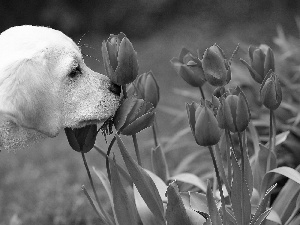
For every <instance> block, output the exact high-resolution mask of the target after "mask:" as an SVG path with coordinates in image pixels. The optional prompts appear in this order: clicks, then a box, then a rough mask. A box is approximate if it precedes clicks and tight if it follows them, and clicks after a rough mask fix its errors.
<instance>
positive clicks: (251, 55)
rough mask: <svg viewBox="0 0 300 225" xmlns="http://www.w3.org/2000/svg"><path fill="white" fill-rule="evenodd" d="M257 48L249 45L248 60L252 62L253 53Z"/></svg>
mask: <svg viewBox="0 0 300 225" xmlns="http://www.w3.org/2000/svg"><path fill="white" fill-rule="evenodd" d="M256 49H257V48H256V47H254V46H252V45H250V46H249V48H248V53H249V57H250V60H251V61H253V52H254V51H255V50H256Z"/></svg>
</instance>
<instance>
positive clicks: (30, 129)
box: [0, 25, 119, 149]
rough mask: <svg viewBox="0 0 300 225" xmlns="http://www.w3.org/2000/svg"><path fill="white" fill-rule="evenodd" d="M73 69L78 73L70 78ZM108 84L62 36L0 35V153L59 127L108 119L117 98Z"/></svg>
mask: <svg viewBox="0 0 300 225" xmlns="http://www.w3.org/2000/svg"><path fill="white" fill-rule="evenodd" d="M77 66H79V67H80V70H81V73H80V74H78V75H77V76H76V77H75V78H71V77H70V76H69V74H70V72H71V71H72V70H74V68H76V67H77ZM109 86H110V81H109V79H108V78H107V77H106V76H104V75H101V74H99V73H96V72H94V71H92V70H91V69H89V68H88V67H87V66H86V65H85V63H84V61H83V59H82V55H81V52H80V49H79V48H78V46H77V45H76V44H75V43H74V42H73V41H72V40H71V39H70V38H69V37H67V36H66V35H64V34H63V33H62V32H60V31H57V30H54V29H51V28H47V27H35V26H29V25H26V26H18V27H13V28H10V29H8V30H6V31H4V32H3V33H1V35H0V147H2V148H5V149H16V148H20V147H23V146H24V145H26V144H28V143H30V142H32V141H34V140H36V139H40V138H43V137H54V136H56V135H57V134H58V133H59V131H60V130H61V129H62V128H64V127H73V128H74V127H82V126H84V125H86V124H89V123H95V122H103V121H105V120H106V119H107V118H108V117H110V116H112V115H113V114H114V113H115V111H116V109H117V107H118V104H119V97H118V96H116V95H115V94H113V93H111V92H110V91H109Z"/></svg>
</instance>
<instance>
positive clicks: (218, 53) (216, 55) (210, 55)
mask: <svg viewBox="0 0 300 225" xmlns="http://www.w3.org/2000/svg"><path fill="white" fill-rule="evenodd" d="M202 66H203V71H204V74H205V78H206V80H207V81H208V82H209V83H210V84H211V85H213V86H224V85H226V84H227V83H228V82H229V81H230V80H231V70H230V66H229V64H228V62H227V60H226V58H225V55H224V53H223V51H222V49H221V48H220V47H219V46H217V45H216V44H215V45H213V46H211V47H210V48H208V49H206V51H205V52H204V55H203V59H202Z"/></svg>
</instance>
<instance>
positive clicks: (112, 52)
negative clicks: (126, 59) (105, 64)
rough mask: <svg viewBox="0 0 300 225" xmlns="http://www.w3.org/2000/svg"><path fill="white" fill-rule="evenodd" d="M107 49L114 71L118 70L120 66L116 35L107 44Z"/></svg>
mask: <svg viewBox="0 0 300 225" xmlns="http://www.w3.org/2000/svg"><path fill="white" fill-rule="evenodd" d="M106 48H107V52H108V57H109V62H110V65H111V67H112V68H113V70H116V68H117V66H118V60H117V57H118V38H117V36H116V35H113V36H111V37H110V38H109V40H108V41H107V42H106Z"/></svg>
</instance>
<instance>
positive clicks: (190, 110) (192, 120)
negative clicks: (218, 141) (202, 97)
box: [186, 102, 199, 138]
mask: <svg viewBox="0 0 300 225" xmlns="http://www.w3.org/2000/svg"><path fill="white" fill-rule="evenodd" d="M198 107H199V105H198V104H197V103H195V102H192V103H190V104H189V103H187V104H186V111H187V114H188V118H189V124H190V127H191V130H192V134H193V136H194V138H196V137H195V124H196V116H195V113H196V109H197V108H198Z"/></svg>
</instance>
